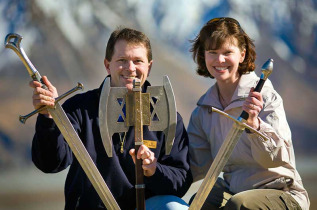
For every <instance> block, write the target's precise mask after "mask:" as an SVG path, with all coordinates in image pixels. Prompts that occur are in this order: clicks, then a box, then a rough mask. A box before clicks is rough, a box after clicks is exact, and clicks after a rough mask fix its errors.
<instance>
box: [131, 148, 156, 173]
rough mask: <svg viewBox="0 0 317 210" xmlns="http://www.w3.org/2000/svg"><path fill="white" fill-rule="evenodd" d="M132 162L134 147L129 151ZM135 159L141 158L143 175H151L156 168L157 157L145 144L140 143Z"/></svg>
mask: <svg viewBox="0 0 317 210" xmlns="http://www.w3.org/2000/svg"><path fill="white" fill-rule="evenodd" d="M129 154H130V155H131V157H132V159H133V162H134V164H135V149H131V150H130V151H129ZM136 158H137V159H142V160H143V161H142V168H143V171H144V176H147V177H149V176H153V174H154V173H155V170H156V163H157V159H156V158H155V157H154V153H153V152H152V151H151V150H150V149H149V148H148V147H147V146H145V145H141V146H140V148H139V151H138V153H137V155H136Z"/></svg>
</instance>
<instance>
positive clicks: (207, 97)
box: [197, 72, 259, 110]
mask: <svg viewBox="0 0 317 210" xmlns="http://www.w3.org/2000/svg"><path fill="white" fill-rule="evenodd" d="M258 80H259V78H258V77H257V76H256V74H255V73H254V72H251V73H249V74H243V75H242V76H241V77H240V80H239V83H238V85H237V87H236V89H235V91H234V94H233V96H232V98H231V101H230V104H229V105H228V106H227V107H226V108H225V110H228V109H231V108H234V107H237V106H242V103H243V101H244V100H245V98H246V97H247V96H248V94H249V92H250V89H251V87H255V85H256V83H257V81H258ZM197 105H198V106H213V107H216V108H220V109H221V107H222V106H221V104H220V101H219V95H218V86H217V85H216V84H214V85H213V86H211V87H210V88H209V89H208V90H207V92H206V93H205V94H204V95H203V96H202V97H201V98H200V99H199V100H198V102H197Z"/></svg>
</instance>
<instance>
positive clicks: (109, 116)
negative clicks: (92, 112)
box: [99, 76, 177, 157]
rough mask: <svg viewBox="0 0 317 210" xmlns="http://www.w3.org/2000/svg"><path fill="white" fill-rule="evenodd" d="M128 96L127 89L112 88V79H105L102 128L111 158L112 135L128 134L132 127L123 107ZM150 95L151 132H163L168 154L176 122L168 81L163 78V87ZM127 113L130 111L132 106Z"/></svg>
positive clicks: (174, 106)
mask: <svg viewBox="0 0 317 210" xmlns="http://www.w3.org/2000/svg"><path fill="white" fill-rule="evenodd" d="M127 93H128V90H127V88H124V87H110V78H109V77H107V78H106V79H105V81H104V84H103V87H102V91H101V95H100V101H99V126H100V134H101V138H102V142H103V145H104V147H105V150H106V153H107V155H108V157H112V148H113V143H112V135H113V134H114V133H119V132H127V131H128V129H129V125H131V123H130V122H129V121H128V120H127V118H126V115H125V113H124V111H123V107H124V105H125V104H127V103H126V98H128V97H126V96H127ZM147 93H148V94H149V95H150V100H149V103H150V106H151V107H152V109H151V110H152V111H151V113H150V115H149V116H150V119H149V122H150V123H149V130H150V131H163V132H164V134H165V140H166V147H165V152H166V154H167V155H169V154H170V152H171V150H172V147H173V143H174V138H175V132H176V123H177V113H176V104H175V97H174V92H173V89H172V86H171V83H170V81H169V78H168V77H167V76H164V77H163V86H149V87H148V88H147ZM126 110H127V111H128V110H130V109H129V107H127V108H126ZM119 119H120V120H119ZM147 124H148V123H147Z"/></svg>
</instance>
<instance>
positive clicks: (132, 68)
mask: <svg viewBox="0 0 317 210" xmlns="http://www.w3.org/2000/svg"><path fill="white" fill-rule="evenodd" d="M127 69H128V70H129V71H132V72H133V71H135V70H136V66H135V64H134V62H133V61H129V62H128V68H127Z"/></svg>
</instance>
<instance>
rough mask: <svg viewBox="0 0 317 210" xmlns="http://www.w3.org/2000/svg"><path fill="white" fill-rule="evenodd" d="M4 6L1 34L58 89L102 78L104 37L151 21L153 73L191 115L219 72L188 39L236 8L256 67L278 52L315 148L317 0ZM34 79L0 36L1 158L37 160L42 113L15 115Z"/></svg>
mask: <svg viewBox="0 0 317 210" xmlns="http://www.w3.org/2000/svg"><path fill="white" fill-rule="evenodd" d="M0 12H1V15H0V23H1V24H0V28H1V30H0V38H1V39H2V40H4V37H5V36H6V34H7V33H9V32H16V33H19V34H21V35H22V36H23V37H24V38H23V41H22V46H23V48H24V49H25V51H26V53H27V54H28V56H29V57H30V59H31V60H32V62H33V64H34V65H35V66H36V68H37V69H38V70H39V71H40V73H41V74H42V75H47V76H48V77H49V78H50V80H51V81H52V82H54V85H55V86H56V87H58V90H59V93H60V94H62V93H63V92H66V91H67V90H68V89H70V88H72V87H73V86H74V85H76V84H77V81H81V82H82V83H83V84H84V85H85V87H86V89H90V88H96V87H99V85H100V83H101V82H102V80H103V78H104V77H105V75H106V71H105V69H104V67H103V59H104V51H105V47H106V41H107V40H108V38H109V35H110V33H111V31H112V30H113V29H114V28H116V27H117V26H119V25H125V26H128V27H133V28H137V29H140V30H142V31H144V32H145V33H146V34H147V35H149V37H150V39H151V41H152V45H153V51H154V67H153V70H152V72H151V77H150V80H151V81H152V82H153V81H154V83H156V84H157V83H161V76H162V75H164V74H167V75H169V77H170V79H171V82H172V85H173V88H174V92H175V95H176V101H177V108H178V110H179V112H180V113H181V114H182V116H183V117H184V122H185V124H187V123H188V120H189V117H190V113H191V111H192V110H193V109H194V107H195V103H196V101H197V100H198V98H199V96H200V95H201V94H203V93H204V92H205V91H206V90H207V88H208V87H209V86H210V85H211V84H212V83H213V82H214V81H213V80H210V79H204V78H201V77H199V76H197V75H196V74H195V71H194V69H195V64H194V63H193V61H192V58H191V55H190V53H189V48H190V43H189V40H191V39H193V38H194V37H195V35H196V34H197V33H198V31H199V30H200V28H201V27H202V25H203V24H204V23H205V22H206V21H207V20H209V19H211V18H213V17H220V16H221V17H223V16H230V17H235V18H236V19H238V20H239V21H240V23H241V25H242V27H243V28H244V29H245V30H246V31H247V33H248V34H249V35H250V36H251V37H252V38H253V39H254V40H255V44H256V49H257V55H258V57H257V66H258V68H257V73H258V74H259V73H260V67H261V66H262V64H263V63H264V62H265V61H266V60H267V59H268V58H273V59H274V61H275V62H274V73H273V74H272V76H271V78H270V79H271V80H272V82H273V85H274V86H275V88H276V89H277V90H278V92H279V93H280V95H281V96H282V98H283V99H284V106H285V110H286V114H287V116H288V121H289V124H290V126H291V129H292V132H293V144H294V146H295V152H296V153H297V154H299V155H307V154H315V153H316V148H317V141H314V140H316V139H317V130H316V126H317V119H316V117H315V116H317V115H316V110H317V108H316V107H315V104H317V97H316V95H317V94H316V92H317V91H316V90H317V88H316V79H317V69H316V66H317V59H316V53H315V52H316V49H317V47H316V46H317V38H316V36H317V27H316V25H317V24H316V23H317V18H316V15H317V12H316V2H315V1H309V0H304V1H274V0H268V1H258V0H244V1H241V0H231V1H228V0H224V1H220V0H213V1H211V0H201V1H194V0H192V1H191V0H186V1H167V0H156V1H154V0H147V1H138V0H121V1H104V0H96V1H79V0H72V1H51V0H34V1H23V0H6V1H5V0H2V1H0ZM28 81H29V78H28V75H27V73H26V71H25V69H24V66H23V65H22V62H21V61H20V60H19V59H18V58H17V56H16V55H15V54H14V53H13V52H12V51H11V50H5V49H4V47H3V45H0V96H1V103H0V113H1V118H0V134H1V135H0V151H6V152H5V153H2V154H1V155H0V158H1V160H2V161H0V168H1V167H4V166H6V167H8V166H11V165H14V166H17V165H19V164H21V163H24V162H29V161H30V152H29V150H30V147H31V140H32V136H33V133H34V124H35V118H32V119H30V120H29V121H27V123H26V124H25V125H21V124H20V123H19V122H18V121H17V116H18V115H19V114H26V113H27V112H30V111H32V110H33V107H32V104H31V98H30V96H31V94H32V92H31V91H32V90H31V89H30V88H28V87H27V86H28ZM188 84H190V85H188ZM184 95H190V97H184ZM0 153H1V152H0Z"/></svg>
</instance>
